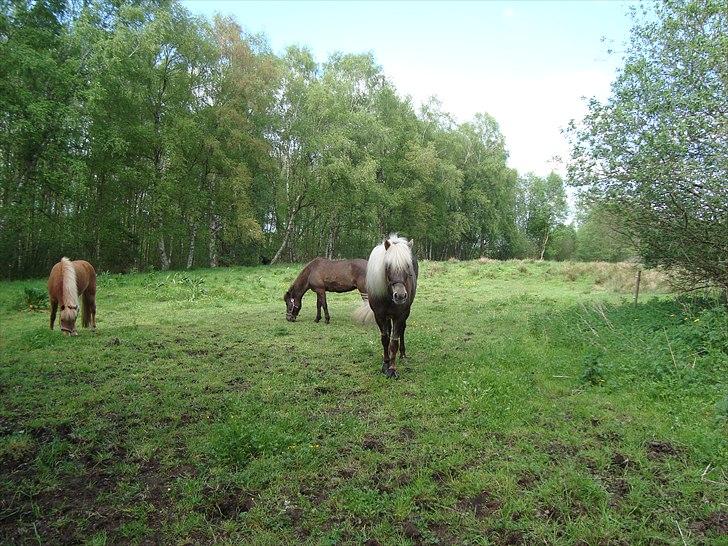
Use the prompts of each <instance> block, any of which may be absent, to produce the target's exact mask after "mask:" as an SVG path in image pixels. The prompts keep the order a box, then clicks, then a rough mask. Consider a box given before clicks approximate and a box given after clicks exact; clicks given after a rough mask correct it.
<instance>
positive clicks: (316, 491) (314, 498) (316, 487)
mask: <svg viewBox="0 0 728 546" xmlns="http://www.w3.org/2000/svg"><path fill="white" fill-rule="evenodd" d="M298 491H299V493H300V494H301V495H303V496H304V497H306V498H307V499H308V500H309V502H310V503H311V504H313V505H314V506H318V505H320V504H321V503H322V502H324V501H325V500H326V499H327V498H328V496H329V495H328V493H327V488H326V486H325V484H320V483H310V484H303V485H301V487H300V488H299V490H298Z"/></svg>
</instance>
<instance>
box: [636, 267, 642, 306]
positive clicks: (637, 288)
mask: <svg viewBox="0 0 728 546" xmlns="http://www.w3.org/2000/svg"><path fill="white" fill-rule="evenodd" d="M641 280H642V270H641V269H638V270H637V276H636V278H635V284H634V305H635V307H636V306H637V299H638V298H639V297H640V281H641Z"/></svg>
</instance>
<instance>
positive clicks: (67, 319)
mask: <svg viewBox="0 0 728 546" xmlns="http://www.w3.org/2000/svg"><path fill="white" fill-rule="evenodd" d="M77 316H78V305H65V304H63V305H61V332H63V333H64V334H68V335H69V336H77V335H78V332H77V331H76V317H77Z"/></svg>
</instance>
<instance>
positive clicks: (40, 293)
mask: <svg viewBox="0 0 728 546" xmlns="http://www.w3.org/2000/svg"><path fill="white" fill-rule="evenodd" d="M47 307H48V291H47V290H45V289H43V288H39V287H35V286H24V287H23V296H22V298H21V302H20V308H21V309H31V310H36V309H46V308H47Z"/></svg>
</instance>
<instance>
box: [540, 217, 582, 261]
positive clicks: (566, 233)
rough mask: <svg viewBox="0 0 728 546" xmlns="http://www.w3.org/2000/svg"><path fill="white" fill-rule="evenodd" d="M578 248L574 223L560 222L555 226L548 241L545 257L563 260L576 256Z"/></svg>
mask: <svg viewBox="0 0 728 546" xmlns="http://www.w3.org/2000/svg"><path fill="white" fill-rule="evenodd" d="M576 248H577V231H576V229H574V226H573V225H566V224H559V225H557V226H555V227H554V229H553V231H552V232H551V237H549V240H548V242H547V243H546V250H545V252H544V258H546V259H547V260H556V261H559V262H563V261H564V260H570V259H572V258H573V257H574V254H575V252H576Z"/></svg>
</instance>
